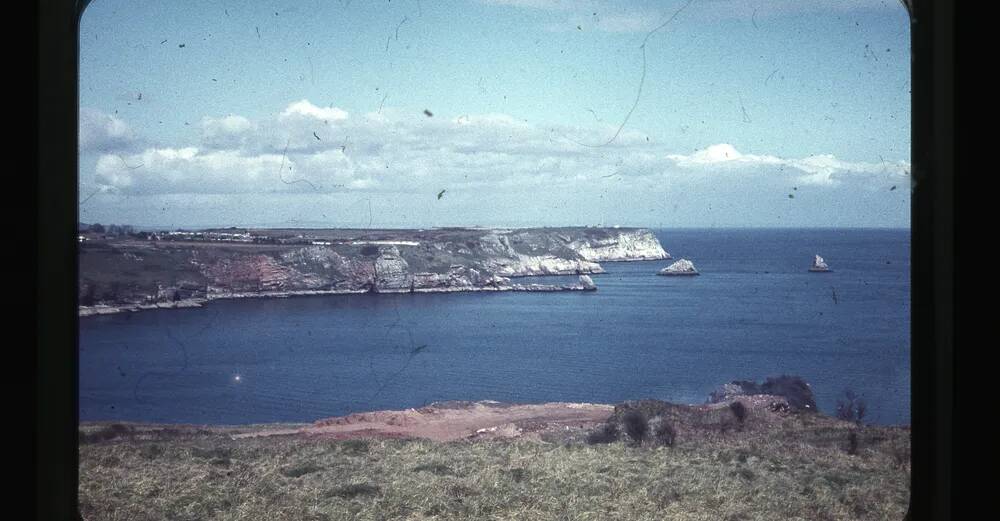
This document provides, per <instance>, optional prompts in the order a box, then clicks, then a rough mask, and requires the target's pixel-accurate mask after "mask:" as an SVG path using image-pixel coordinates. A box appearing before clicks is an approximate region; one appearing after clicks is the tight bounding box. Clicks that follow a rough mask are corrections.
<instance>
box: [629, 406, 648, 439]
mask: <svg viewBox="0 0 1000 521" xmlns="http://www.w3.org/2000/svg"><path fill="white" fill-rule="evenodd" d="M622 423H623V424H624V425H625V434H627V435H628V437H629V438H631V439H632V441H633V442H634V443H637V444H638V443H642V440H643V439H645V438H646V433H647V432H649V423H647V421H646V415H644V414H642V413H641V412H639V411H636V410H631V411H628V412H626V413H625V415H624V416H623V417H622Z"/></svg>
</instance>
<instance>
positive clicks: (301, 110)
mask: <svg viewBox="0 0 1000 521" xmlns="http://www.w3.org/2000/svg"><path fill="white" fill-rule="evenodd" d="M281 115H282V116H283V117H294V116H306V117H310V118H315V119H319V120H323V121H343V120H345V119H347V116H348V114H347V111H345V110H342V109H339V108H337V107H328V108H321V107H317V106H316V105H313V104H312V103H309V101H308V100H302V101H297V102H295V103H292V104H291V105H289V106H288V108H286V109H285V111H284V112H282V113H281Z"/></svg>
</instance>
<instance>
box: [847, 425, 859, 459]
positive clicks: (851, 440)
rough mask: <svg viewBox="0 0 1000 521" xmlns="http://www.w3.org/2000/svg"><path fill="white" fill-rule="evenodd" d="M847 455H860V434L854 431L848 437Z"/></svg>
mask: <svg viewBox="0 0 1000 521" xmlns="http://www.w3.org/2000/svg"><path fill="white" fill-rule="evenodd" d="M847 453H848V454H850V455H851V456H854V455H856V454H857V453H858V433H856V432H854V431H851V432H850V433H849V434H848V435H847Z"/></svg>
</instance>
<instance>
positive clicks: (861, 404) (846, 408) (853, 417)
mask: <svg viewBox="0 0 1000 521" xmlns="http://www.w3.org/2000/svg"><path fill="white" fill-rule="evenodd" d="M867 412H868V404H867V403H865V400H864V398H861V397H860V396H858V395H856V394H855V393H854V391H850V390H847V391H844V396H843V397H842V398H841V399H839V400H837V418H840V419H841V420H844V421H849V422H854V423H856V424H858V425H861V423H862V422H863V421H864V418H865V414H866V413H867Z"/></svg>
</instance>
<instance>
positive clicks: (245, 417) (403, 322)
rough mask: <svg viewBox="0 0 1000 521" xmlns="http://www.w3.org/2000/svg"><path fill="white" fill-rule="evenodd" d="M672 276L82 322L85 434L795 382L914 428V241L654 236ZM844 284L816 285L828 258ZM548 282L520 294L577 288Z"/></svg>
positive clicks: (692, 400) (896, 233)
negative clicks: (692, 271)
mask: <svg viewBox="0 0 1000 521" xmlns="http://www.w3.org/2000/svg"><path fill="white" fill-rule="evenodd" d="M654 232H655V233H656V235H657V237H658V238H659V240H660V243H661V244H662V245H663V247H664V248H665V249H666V250H667V251H668V252H670V254H671V255H672V256H673V258H674V260H676V259H681V258H685V259H689V260H691V261H692V262H693V263H694V264H695V266H696V268H697V269H698V271H699V272H700V273H701V275H700V276H696V277H663V276H658V275H657V274H656V273H657V271H658V270H660V269H661V268H663V267H665V266H667V265H669V264H670V263H671V262H672V261H638V262H606V263H602V265H603V266H604V268H605V269H606V270H607V273H605V274H600V275H594V276H593V279H594V282H595V283H596V284H597V287H598V290H597V291H596V292H577V291H572V292H556V293H524V292H502V293H448V294H394V295H370V294H365V295H335V296H309V297H293V298H286V299H239V300H217V301H212V302H210V303H208V304H207V305H205V306H204V307H202V308H192V309H169V310H155V311H141V312H136V313H125V314H117V315H105V316H95V317H85V318H81V319H80V331H79V395H78V398H79V413H80V420H81V421H98V420H103V421H109V420H114V421H135V422H157V423H185V424H216V425H220V424H221V425H243V424H257V423H272V422H312V421H315V420H318V419H322V418H327V417H331V416H341V415H346V414H350V413H355V412H363V411H373V410H385V409H405V408H410V407H421V406H423V405H427V404H430V403H433V402H438V401H448V400H496V401H500V402H517V403H543V402H588V403H608V404H614V403H618V402H621V401H624V400H630V399H641V398H656V399H661V400H667V401H671V402H675V403H688V404H699V403H705V401H706V399H707V398H708V395H709V394H710V393H711V392H712V391H713V390H714V389H716V388H717V387H719V386H720V385H722V384H724V383H726V382H730V381H733V380H755V381H762V380H763V379H765V378H767V377H769V376H778V375H796V376H801V377H802V378H804V379H805V380H806V381H807V382H808V383H809V384H810V386H811V388H812V391H813V393H814V394H815V397H816V402H817V405H818V408H819V409H820V411H822V412H825V413H828V414H833V413H834V412H835V410H836V405H837V402H838V400H839V399H841V398H843V397H844V395H845V392H848V391H849V392H853V393H855V394H856V395H858V396H860V397H862V398H863V399H864V400H865V402H866V403H867V405H868V414H867V417H866V418H865V419H866V421H868V422H870V423H875V424H882V425H896V424H908V423H909V421H910V231H909V230H908V229H714V228H713V229H669V230H654ZM817 254H818V255H821V256H822V257H823V258H824V259H825V260H826V262H827V264H828V265H829V266H830V268H831V269H832V271H831V272H828V273H811V272H809V271H808V268H809V267H810V265H811V264H812V261H813V257H814V255H817ZM575 280H576V277H575V276H573V277H539V278H530V279H520V280H516V281H515V282H554V283H570V282H575Z"/></svg>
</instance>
